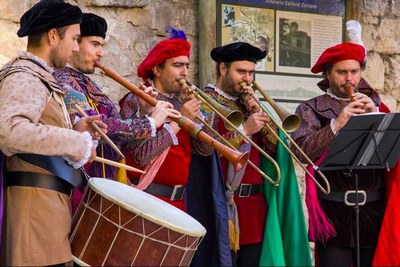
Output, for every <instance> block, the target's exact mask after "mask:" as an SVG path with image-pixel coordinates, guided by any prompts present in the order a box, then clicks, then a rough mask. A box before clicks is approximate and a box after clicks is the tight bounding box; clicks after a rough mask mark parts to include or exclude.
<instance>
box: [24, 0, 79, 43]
mask: <svg viewBox="0 0 400 267" xmlns="http://www.w3.org/2000/svg"><path fill="white" fill-rule="evenodd" d="M81 22H82V11H81V9H80V8H79V7H77V6H74V5H71V4H68V3H65V2H64V1H62V0H41V1H40V2H39V3H37V4H35V5H34V6H33V7H32V8H31V9H29V10H28V11H26V12H25V14H24V15H22V17H21V19H20V28H19V30H18V32H17V35H18V36H19V37H24V36H28V35H35V34H39V33H44V32H47V31H49V30H50V29H53V28H60V27H64V26H68V25H72V24H80V23H81Z"/></svg>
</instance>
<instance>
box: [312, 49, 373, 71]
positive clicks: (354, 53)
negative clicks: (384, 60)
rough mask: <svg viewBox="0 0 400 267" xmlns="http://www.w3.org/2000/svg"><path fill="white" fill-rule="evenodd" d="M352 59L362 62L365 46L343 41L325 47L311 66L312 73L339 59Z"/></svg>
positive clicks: (322, 69)
mask: <svg viewBox="0 0 400 267" xmlns="http://www.w3.org/2000/svg"><path fill="white" fill-rule="evenodd" d="M348 59H353V60H356V61H358V62H360V63H362V62H363V61H364V59H365V48H364V47H363V46H361V45H358V44H354V43H343V44H338V45H335V46H331V47H329V48H327V49H326V50H325V51H324V52H323V53H322V54H321V56H320V57H319V58H318V60H317V63H315V65H314V66H313V67H312V69H311V72H312V73H319V72H322V71H324V70H325V68H326V66H328V65H333V64H335V63H337V62H339V61H343V60H348Z"/></svg>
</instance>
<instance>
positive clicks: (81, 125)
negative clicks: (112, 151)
mask: <svg viewBox="0 0 400 267" xmlns="http://www.w3.org/2000/svg"><path fill="white" fill-rule="evenodd" d="M101 119H102V118H101V114H99V115H95V116H89V117H83V118H80V119H79V120H78V122H77V123H75V124H74V130H75V131H78V132H84V131H88V132H89V133H90V134H91V135H92V138H93V139H94V140H99V139H100V138H101V135H100V134H99V133H98V132H97V131H96V130H95V129H94V128H93V126H92V125H90V124H91V122H94V123H95V124H96V125H97V126H99V128H100V130H102V131H103V132H104V133H107V124H105V123H103V122H102V121H101Z"/></svg>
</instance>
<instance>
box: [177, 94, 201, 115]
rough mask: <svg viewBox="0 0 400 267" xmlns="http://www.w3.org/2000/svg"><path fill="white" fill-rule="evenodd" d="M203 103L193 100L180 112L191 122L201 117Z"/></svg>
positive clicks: (186, 103) (184, 105) (185, 104)
mask: <svg viewBox="0 0 400 267" xmlns="http://www.w3.org/2000/svg"><path fill="white" fill-rule="evenodd" d="M200 108H201V101H200V100H198V99H197V98H193V99H191V100H189V101H187V102H185V103H184V104H183V106H182V108H181V110H180V112H181V114H182V115H183V116H185V117H187V118H189V119H191V120H194V118H196V116H198V115H200Z"/></svg>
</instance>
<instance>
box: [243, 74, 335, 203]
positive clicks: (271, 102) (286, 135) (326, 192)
mask: <svg viewBox="0 0 400 267" xmlns="http://www.w3.org/2000/svg"><path fill="white" fill-rule="evenodd" d="M240 85H241V86H242V87H244V86H246V85H247V83H246V82H242V83H241V84H240ZM253 88H254V89H255V90H258V91H259V92H260V93H261V95H262V96H263V97H264V98H265V99H266V100H267V102H268V103H269V104H270V105H271V106H272V107H273V108H274V109H275V112H276V113H278V115H279V114H282V116H283V118H284V119H286V118H287V117H288V116H286V114H289V113H288V112H287V111H284V110H283V109H282V108H281V107H280V106H278V105H277V104H276V103H275V101H274V100H273V99H272V98H271V97H269V96H267V94H266V93H265V92H264V91H263V90H262V89H261V88H260V86H259V85H258V84H257V83H256V82H254V81H253ZM250 95H251V96H252V97H253V98H254V100H255V101H256V102H257V103H258V104H259V105H260V107H261V108H262V109H263V111H264V112H265V113H267V114H270V113H269V111H268V110H267V108H266V107H265V106H264V105H263V104H262V103H261V102H260V100H259V99H258V98H257V97H256V96H255V95H254V94H253V93H251V94H250ZM296 116H297V115H296ZM289 117H290V116H289ZM270 118H271V120H272V122H273V123H274V124H275V125H276V126H277V127H278V128H279V129H280V130H281V131H282V132H283V134H284V135H285V137H286V138H287V139H288V140H289V141H290V143H291V144H292V145H293V146H294V147H295V148H296V149H297V150H298V151H299V152H300V154H301V155H302V156H303V157H304V158H305V159H306V161H307V162H308V163H309V164H311V165H312V166H313V168H314V170H316V172H317V173H318V174H319V175H320V176H321V178H322V179H323V181H324V183H325V185H326V189H325V188H324V187H323V186H322V185H321V184H320V183H319V182H318V181H317V179H316V178H315V177H314V176H313V175H312V174H311V173H310V172H309V171H308V170H307V168H306V167H304V166H303V164H302V163H301V161H300V160H299V159H298V158H297V157H296V155H294V154H293V152H292V151H291V150H290V148H289V147H288V146H287V145H286V144H285V143H284V142H283V141H282V140H281V139H280V138H279V136H278V134H277V133H276V132H275V131H274V130H273V129H272V128H271V126H269V125H268V124H266V126H267V128H268V130H269V131H270V132H271V133H272V134H274V135H275V137H276V138H277V140H278V141H279V142H280V143H281V144H282V145H283V147H284V148H285V149H286V150H287V151H288V152H289V153H290V155H291V156H292V158H293V159H294V160H296V162H297V163H299V165H300V167H302V169H303V170H304V171H305V172H306V173H307V174H308V175H310V177H311V178H312V179H313V180H314V182H315V183H316V185H317V186H318V188H319V189H320V190H321V191H322V192H323V193H324V194H326V195H328V194H329V192H330V191H331V188H330V184H329V182H328V179H327V178H326V177H325V175H324V174H323V173H322V172H321V171H319V170H317V169H318V167H317V166H316V165H315V164H314V162H313V161H312V160H311V159H310V158H309V157H308V156H307V155H306V153H304V151H303V150H302V149H301V148H300V147H299V146H298V145H297V144H296V142H295V141H294V140H293V139H292V138H291V137H290V135H289V134H288V132H287V131H286V130H285V129H284V128H283V126H280V125H279V123H278V122H277V121H276V120H275V119H274V118H273V117H272V116H270ZM299 119H300V118H299ZM289 125H290V124H289ZM293 128H295V127H294V126H293V125H292V126H290V127H289V129H293ZM297 128H298V126H297V127H296V128H295V129H297ZM292 131H293V130H292Z"/></svg>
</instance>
